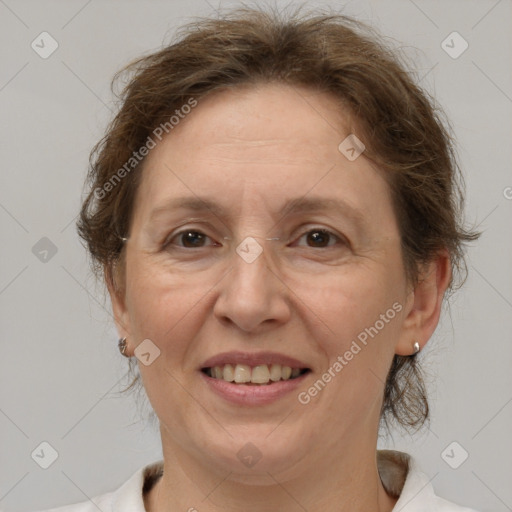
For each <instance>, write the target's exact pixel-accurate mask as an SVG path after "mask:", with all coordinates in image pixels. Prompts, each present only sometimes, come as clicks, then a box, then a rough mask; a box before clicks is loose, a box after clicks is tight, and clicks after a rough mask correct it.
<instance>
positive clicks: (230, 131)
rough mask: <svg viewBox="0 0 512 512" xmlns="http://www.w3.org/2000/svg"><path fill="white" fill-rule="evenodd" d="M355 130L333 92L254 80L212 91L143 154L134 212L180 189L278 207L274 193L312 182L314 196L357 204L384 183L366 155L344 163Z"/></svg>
mask: <svg viewBox="0 0 512 512" xmlns="http://www.w3.org/2000/svg"><path fill="white" fill-rule="evenodd" d="M355 130H357V127H356V126H355V124H354V121H353V119H352V117H351V116H349V115H348V112H347V111H346V110H345V109H344V108H343V107H342V106H341V104H340V102H339V101H337V100H336V98H335V97H334V96H332V95H330V94H327V93H324V92H319V91H317V90H313V89H311V88H306V87H298V86H289V85H283V84H259V85H257V86H244V87H237V88H234V89H228V90H222V91H217V92H215V93H213V94H211V95H209V96H207V97H205V98H201V99H199V100H198V105H197V106H196V107H195V108H194V109H193V110H192V111H191V112H190V113H189V114H188V115H186V116H184V117H183V119H181V120H180V121H179V123H178V124H177V125H175V126H174V128H173V129H172V131H170V133H169V134H168V135H166V136H164V137H163V139H162V141H161V142H160V143H158V144H157V146H156V147H155V148H154V149H152V150H151V152H150V154H149V155H148V156H147V157H146V161H145V163H144V171H143V179H142V183H141V186H140V190H139V192H138V199H137V203H138V207H139V209H140V213H142V214H143V215H145V216H149V215H150V213H151V206H154V205H155V204H158V203H160V202H163V201H164V200H165V199H168V198H169V197H173V196H174V197H178V196H184V195H189V196H191V195H196V196H198V197H204V196H209V197H211V196H212V195H213V196H217V198H218V200H219V202H226V203H237V202H238V203H240V201H241V200H242V196H244V197H246V196H254V197H256V198H259V199H260V200H262V201H263V202H265V203H267V204H270V202H275V203H276V204H275V207H276V210H277V209H281V208H282V207H283V204H277V203H279V201H280V199H283V201H284V200H285V199H289V198H296V197H298V196H301V195H305V194H308V191H311V190H312V189H313V188H314V189H315V190H314V191H315V195H317V196H318V194H320V195H321V194H322V192H323V193H324V195H329V196H331V197H332V196H333V195H334V196H336V195H338V196H344V197H343V199H344V200H345V202H347V203H352V204H353V206H354V207H360V208H363V207H364V203H365V200H364V197H363V196H366V197H367V196H368V195H376V196H384V198H386V197H387V191H386V189H387V184H386V183H385V181H384V179H383V177H382V175H381V174H380V172H379V171H378V170H376V169H375V167H374V166H373V165H372V164H371V163H370V162H369V161H368V160H367V159H365V158H358V159H357V160H355V161H349V160H348V159H347V158H346V157H345V156H344V155H343V154H342V153H341V152H340V150H339V149H338V146H339V145H340V143H341V142H342V141H343V140H344V139H345V138H346V137H347V136H348V135H349V134H350V133H352V132H353V131H355ZM383 192H384V194H383ZM366 202H368V201H366ZM139 203H140V204H139ZM373 203H374V205H373V206H374V209H375V207H376V206H378V204H377V203H376V202H375V200H374V201H373Z"/></svg>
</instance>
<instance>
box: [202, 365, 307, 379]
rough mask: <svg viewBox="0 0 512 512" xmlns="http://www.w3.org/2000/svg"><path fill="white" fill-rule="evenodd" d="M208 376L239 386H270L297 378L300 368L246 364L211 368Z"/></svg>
mask: <svg viewBox="0 0 512 512" xmlns="http://www.w3.org/2000/svg"><path fill="white" fill-rule="evenodd" d="M207 374H208V375H209V376H210V377H213V378H214V379H223V380H225V381H227V382H236V383H237V384H246V383H252V384H268V383H269V382H277V381H279V380H289V379H290V378H296V377H298V376H299V375H300V368H291V367H290V366H281V365H280V364H271V365H267V364H261V365H257V366H254V367H253V368H251V367H250V366H249V365H246V364H237V365H232V364H225V365H224V366H214V367H213V368H209V370H208V372H207Z"/></svg>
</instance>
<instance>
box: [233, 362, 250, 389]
mask: <svg viewBox="0 0 512 512" xmlns="http://www.w3.org/2000/svg"><path fill="white" fill-rule="evenodd" d="M235 382H236V383H237V384H240V383H243V382H251V367H250V366H247V365H246V364H237V365H236V366H235Z"/></svg>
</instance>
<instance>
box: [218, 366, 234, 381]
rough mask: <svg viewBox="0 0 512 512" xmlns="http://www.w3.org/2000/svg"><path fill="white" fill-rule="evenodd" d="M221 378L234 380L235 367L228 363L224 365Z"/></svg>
mask: <svg viewBox="0 0 512 512" xmlns="http://www.w3.org/2000/svg"><path fill="white" fill-rule="evenodd" d="M217 378H218V377H217ZM222 378H223V379H224V380H226V381H228V382H233V381H234V380H235V369H234V368H233V367H232V366H231V365H230V364H226V365H224V370H223V375H222Z"/></svg>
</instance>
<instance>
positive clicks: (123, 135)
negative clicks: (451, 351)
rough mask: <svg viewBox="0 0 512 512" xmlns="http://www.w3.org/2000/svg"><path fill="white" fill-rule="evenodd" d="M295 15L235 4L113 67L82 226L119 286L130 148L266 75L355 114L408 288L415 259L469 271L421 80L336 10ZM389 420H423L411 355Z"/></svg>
mask: <svg viewBox="0 0 512 512" xmlns="http://www.w3.org/2000/svg"><path fill="white" fill-rule="evenodd" d="M300 10H301V8H299V9H298V10H297V11H296V12H294V13H292V14H286V15H283V14H282V13H279V12H275V11H273V10H271V9H265V10H261V9H259V8H255V9H252V8H239V9H236V10H234V11H229V12H227V13H224V15H223V16H222V18H221V17H219V18H206V19H200V20H199V21H195V22H193V23H190V24H188V25H185V26H183V27H182V28H181V29H180V30H179V31H178V33H177V36H176V40H175V41H174V43H172V44H170V45H168V46H166V47H164V48H163V49H161V50H159V51H157V52H155V53H152V54H150V55H147V56H144V57H142V58H140V59H138V60H136V61H134V62H132V63H131V64H129V65H128V66H126V67H125V68H124V69H122V70H121V71H120V72H118V73H117V74H116V76H115V77H114V80H113V84H115V83H116V82H117V80H118V79H119V78H120V77H121V76H124V75H125V74H126V73H132V76H131V79H130V80H129V82H128V83H127V85H126V86H125V87H124V89H123V90H122V93H121V95H120V100H121V108H120V110H119V112H118V114H117V115H116V116H115V118H114V119H113V121H112V122H111V124H110V125H109V127H108V130H107V133H106V135H105V136H104V137H103V139H102V140H100V141H99V142H98V144H97V145H96V146H95V147H94V149H93V151H92V152H91V158H90V161H91V166H90V170H89V174H88V184H89V185H90V186H91V188H90V190H89V193H88V195H87V197H86V199H85V201H84V203H83V205H82V209H81V212H80V219H79V221H78V223H77V226H78V232H79V235H80V236H81V237H82V238H83V240H84V241H85V242H86V244H87V248H88V250H89V252H90V255H91V256H92V268H93V271H94V272H95V273H96V275H97V276H98V277H99V276H103V277H104V278H105V280H106V281H107V282H109V283H111V284H112V285H113V286H114V289H116V290H119V291H121V292H122V290H123V289H124V280H123V255H124V251H123V247H124V244H123V240H122V237H127V236H128V233H129V229H130V223H131V215H132V211H133V204H134V198H135V194H136V192H137V186H138V183H139V181H140V175H141V170H142V167H141V165H142V163H143V162H144V159H141V161H140V162H139V161H138V160H137V161H135V160H133V157H134V154H135V152H137V151H138V150H139V148H142V147H143V146H144V145H145V144H147V141H148V140H149V138H150V137H151V134H152V133H154V130H155V128H156V127H158V126H160V125H162V124H165V123H167V126H169V117H170V115H172V114H173V113H174V112H176V110H177V109H180V108H181V107H182V106H183V105H185V104H187V102H188V103H190V102H191V99H193V100H194V101H200V99H201V97H204V96H205V95H206V94H208V93H211V92H212V91H214V90H221V89H223V88H226V87H236V86H240V85H242V84H244V85H251V84H256V83H259V82H281V83H286V84H290V85H292V86H295V85H297V86H307V87H314V88H315V89H317V90H319V91H324V92H327V93H331V94H334V96H335V97H336V98H338V99H339V101H340V105H343V106H344V107H345V108H347V109H348V111H349V112H350V113H352V117H353V118H354V121H355V122H356V123H357V125H358V137H359V138H360V139H361V140H362V141H363V142H364V144H365V146H366V150H365V156H366V157H367V158H369V159H370V160H372V161H373V162H375V163H376V164H377V165H378V166H379V167H380V168H381V169H382V170H383V171H384V174H385V176H386V178H387V180H388V183H389V185H390V188H391V191H392V198H393V205H394V209H395V212H396V216H397V219H398V222H399V227H400V232H401V244H402V252H403V257H404V264H405V268H406V272H407V277H408V279H409V280H410V281H411V282H412V283H415V282H417V280H418V276H419V275H420V274H419V269H420V266H421V265H422V264H423V263H426V262H428V261H430V260H432V258H433V257H435V255H436V254H437V253H438V252H439V251H440V250H442V249H447V250H448V251H449V253H450V256H451V264H452V269H453V270H454V271H457V270H459V271H460V270H464V271H465V264H464V257H463V251H462V249H463V243H464V242H467V241H470V240H474V239H476V238H477V236H478V234H476V233H472V232H471V231H469V230H465V229H464V228H463V226H462V221H461V215H462V211H463V209H462V207H463V195H462V193H461V190H462V188H461V187H462V177H461V174H460V171H459V168H458V165H457V162H456V158H455V154H454V149H453V141H452V138H451V135H450V133H449V131H448V128H446V127H445V125H444V124H443V121H442V119H441V111H440V110H439V108H437V107H436V106H435V103H434V100H433V99H432V98H431V97H430V96H429V95H428V94H427V93H426V92H425V91H422V90H421V89H420V88H419V87H418V86H417V85H416V84H415V81H414V80H413V79H412V78H411V76H410V72H408V71H406V66H405V64H403V63H402V57H401V56H400V55H399V53H398V51H397V50H396V49H394V50H393V49H390V48H388V47H387V46H386V45H385V44H384V43H383V42H382V41H381V38H380V37H379V36H378V35H377V34H376V33H375V32H374V31H373V30H372V29H370V28H369V27H367V26H366V25H363V24H362V23H360V22H358V21H356V20H354V19H351V18H349V17H346V16H343V15H341V14H337V13H332V12H329V13H325V12H319V11H316V12H314V13H309V14H307V15H301V14H300ZM170 129H172V126H171V127H169V130H170ZM166 131H167V130H166ZM340 142H341V141H340ZM129 161H130V162H131V164H130V165H131V168H129V169H127V168H126V163H127V162H129ZM123 166H124V169H125V172H124V173H120V170H121V169H122V168H123ZM116 174H117V178H118V179H117V180H114V178H115V175H116ZM120 174H122V175H123V176H122V179H120V178H121V177H120ZM107 183H110V184H111V186H110V187H106V184H107ZM107 188H108V194H107V193H105V192H106V190H107ZM98 191H100V192H98ZM454 275H455V274H454ZM454 283H455V282H454V280H453V279H452V282H451V283H450V286H451V288H453V287H454ZM136 380H137V379H136ZM134 383H135V381H134V382H132V385H133V384H134ZM130 387H131V386H130ZM388 418H392V419H394V420H396V421H397V422H398V423H399V424H401V425H403V426H409V427H418V428H419V427H420V426H421V425H422V424H423V423H424V422H425V420H426V419H427V418H428V402H427V399H426V392H425V385H424V382H423V379H422V376H421V372H420V369H419V367H418V365H417V360H416V357H415V356H413V357H404V356H398V355H396V356H395V357H394V360H393V362H392V364H391V368H390V371H389V374H388V377H387V382H386V384H385V390H384V399H383V406H382V419H383V420H384V422H385V423H386V424H387V420H388Z"/></svg>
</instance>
